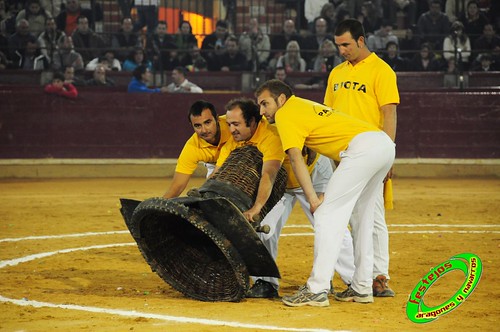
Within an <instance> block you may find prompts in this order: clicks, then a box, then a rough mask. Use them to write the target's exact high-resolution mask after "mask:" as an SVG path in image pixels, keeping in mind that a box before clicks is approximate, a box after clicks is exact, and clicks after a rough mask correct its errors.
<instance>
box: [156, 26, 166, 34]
mask: <svg viewBox="0 0 500 332" xmlns="http://www.w3.org/2000/svg"><path fill="white" fill-rule="evenodd" d="M156 33H157V34H158V35H160V36H163V35H165V34H166V33H167V26H166V25H165V24H158V26H157V27H156Z"/></svg>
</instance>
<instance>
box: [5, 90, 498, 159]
mask: <svg viewBox="0 0 500 332" xmlns="http://www.w3.org/2000/svg"><path fill="white" fill-rule="evenodd" d="M241 95H242V94H240V93H237V92H235V93H214V94H203V95H197V94H175V95H173V94H127V93H125V92H122V91H117V90H116V89H108V90H99V89H96V88H81V89H80V95H79V97H78V99H76V100H68V99H64V98H62V97H57V96H53V95H47V94H44V93H43V92H42V88H41V87H33V86H30V87H20V86H17V87H12V86H10V87H6V86H3V87H2V86H0V96H1V97H0V100H1V101H0V158H3V159H6V158H176V157H177V156H178V154H179V152H180V150H181V148H182V146H183V144H184V142H185V141H186V139H187V138H188V137H189V136H190V135H191V134H192V129H191V127H190V126H189V123H188V121H187V117H186V114H187V110H188V108H189V106H190V105H191V104H192V103H193V102H194V101H195V100H197V99H198V98H203V99H206V100H208V101H210V102H212V103H213V104H214V105H215V106H216V108H217V110H218V112H219V114H222V113H224V111H223V109H224V108H223V107H224V105H225V104H226V103H227V101H229V99H231V98H235V97H238V96H241ZM297 95H298V96H301V97H305V98H309V99H312V100H316V101H319V102H321V101H322V99H323V93H322V92H309V93H307V92H300V93H297ZM246 96H248V97H252V95H251V94H246ZM499 147H500V92H495V91H489V92H445V91H441V92H402V93H401V105H400V106H399V107H398V132H397V157H398V158H500V148H499Z"/></svg>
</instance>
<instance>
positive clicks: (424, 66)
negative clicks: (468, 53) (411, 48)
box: [408, 43, 443, 71]
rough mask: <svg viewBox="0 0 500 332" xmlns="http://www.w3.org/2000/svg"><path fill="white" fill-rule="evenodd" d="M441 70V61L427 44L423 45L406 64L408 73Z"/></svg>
mask: <svg viewBox="0 0 500 332" xmlns="http://www.w3.org/2000/svg"><path fill="white" fill-rule="evenodd" d="M442 69H443V64H442V62H441V60H440V59H437V58H436V55H435V54H434V52H433V51H432V47H431V46H430V44H428V43H423V44H422V45H421V46H420V52H418V53H417V54H415V56H414V57H413V58H412V59H411V60H410V61H409V62H408V70H410V71H441V70H442Z"/></svg>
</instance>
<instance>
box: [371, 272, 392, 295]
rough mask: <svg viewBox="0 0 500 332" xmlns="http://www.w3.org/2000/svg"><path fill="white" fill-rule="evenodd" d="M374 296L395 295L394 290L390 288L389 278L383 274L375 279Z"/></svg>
mask: <svg viewBox="0 0 500 332" xmlns="http://www.w3.org/2000/svg"><path fill="white" fill-rule="evenodd" d="M373 296H376V297H393V296H394V291H393V290H392V289H390V288H389V280H387V278H386V277H385V276H383V275H380V276H377V277H376V278H375V279H373Z"/></svg>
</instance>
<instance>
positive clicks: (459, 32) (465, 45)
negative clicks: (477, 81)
mask: <svg viewBox="0 0 500 332" xmlns="http://www.w3.org/2000/svg"><path fill="white" fill-rule="evenodd" d="M470 55H471V47H470V40H469V37H467V35H466V34H465V33H464V25H463V24H462V22H460V21H455V22H453V23H452V25H451V32H450V34H448V36H446V38H445V39H444V42H443V57H444V59H445V60H446V61H448V60H449V59H451V58H454V59H455V64H456V65H457V66H458V68H459V70H467V69H468V68H469V57H470Z"/></svg>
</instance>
